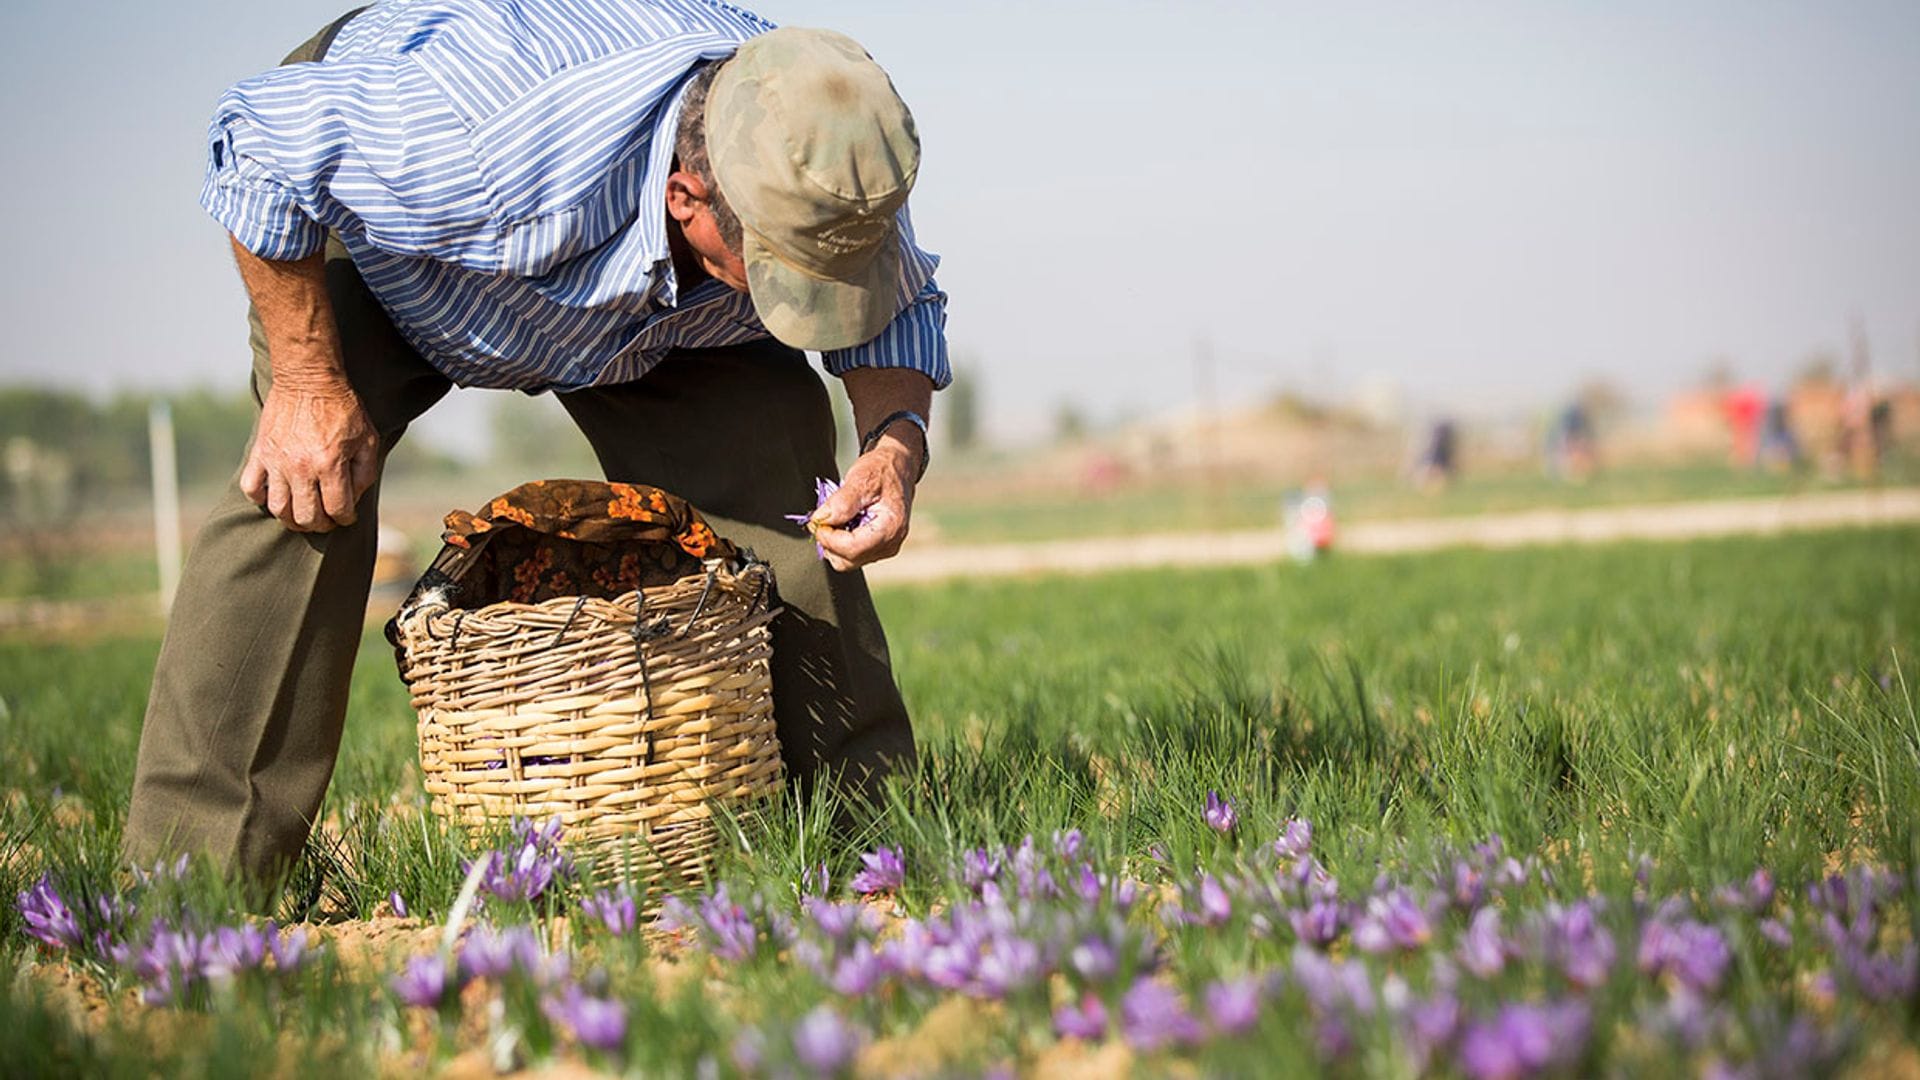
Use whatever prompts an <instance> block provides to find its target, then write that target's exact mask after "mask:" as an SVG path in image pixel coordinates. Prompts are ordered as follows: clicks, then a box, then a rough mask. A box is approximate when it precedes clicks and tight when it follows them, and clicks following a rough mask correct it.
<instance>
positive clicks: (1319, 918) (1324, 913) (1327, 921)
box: [1287, 900, 1342, 947]
mask: <svg viewBox="0 0 1920 1080" xmlns="http://www.w3.org/2000/svg"><path fill="white" fill-rule="evenodd" d="M1287 921H1288V922H1289V923H1291V924H1293V935H1294V937H1296V938H1299V939H1300V940H1301V941H1302V942H1304V943H1306V944H1308V945H1314V946H1319V947H1325V946H1327V945H1331V944H1332V943H1333V940H1334V939H1335V938H1337V937H1339V936H1340V925H1341V922H1342V912H1341V910H1340V905H1339V904H1338V903H1335V902H1334V901H1332V900H1316V901H1314V902H1313V903H1312V904H1310V905H1308V906H1307V907H1304V908H1299V909H1296V910H1294V911H1290V912H1288V913H1287Z"/></svg>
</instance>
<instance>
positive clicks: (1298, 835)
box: [1273, 818, 1313, 860]
mask: <svg viewBox="0 0 1920 1080" xmlns="http://www.w3.org/2000/svg"><path fill="white" fill-rule="evenodd" d="M1312 849H1313V822H1311V821H1304V820H1302V819H1300V818H1288V819H1287V823H1286V824H1285V825H1283V826H1281V827H1280V839H1278V840H1275V841H1274V842H1273V853H1274V854H1275V855H1278V856H1280V857H1281V858H1283V859H1287V860H1293V859H1300V858H1305V857H1306V854H1307V852H1308V851H1310V850H1312Z"/></svg>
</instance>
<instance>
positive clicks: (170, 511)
mask: <svg viewBox="0 0 1920 1080" xmlns="http://www.w3.org/2000/svg"><path fill="white" fill-rule="evenodd" d="M147 447H148V457H149V459H150V460H151V461H152V463H153V553H154V558H155V560H156V561H157V562H158V563H159V564H160V614H162V615H165V614H166V613H167V612H168V611H169V610H170V609H171V608H172V607H173V592H174V590H175V589H176V588H178V587H179V585H180V470H179V466H178V464H177V463H176V459H175V453H174V439H173V407H172V406H171V405H169V404H167V401H166V399H165V398H155V399H154V400H153V404H151V405H149V406H147Z"/></svg>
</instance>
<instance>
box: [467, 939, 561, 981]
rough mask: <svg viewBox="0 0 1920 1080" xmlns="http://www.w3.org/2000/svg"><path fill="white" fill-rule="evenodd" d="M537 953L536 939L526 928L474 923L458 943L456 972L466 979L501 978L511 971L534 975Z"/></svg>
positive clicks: (537, 940) (539, 960)
mask: <svg viewBox="0 0 1920 1080" xmlns="http://www.w3.org/2000/svg"><path fill="white" fill-rule="evenodd" d="M541 955H542V954H541V949H540V942H539V939H538V938H536V937H535V936H534V933H533V930H532V928H530V927H526V926H514V927H509V928H507V929H504V930H496V929H493V928H492V927H487V926H477V927H475V928H473V929H472V930H469V931H468V932H467V936H466V937H465V938H464V939H462V941H461V943H460V973H461V974H462V975H463V976H464V977H466V978H470V979H504V978H506V977H507V976H508V975H511V974H513V973H515V972H521V973H524V974H528V975H537V974H539V973H540V971H541V968H542V964H541Z"/></svg>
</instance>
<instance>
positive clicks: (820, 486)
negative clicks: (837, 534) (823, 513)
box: [781, 476, 873, 559]
mask: <svg viewBox="0 0 1920 1080" xmlns="http://www.w3.org/2000/svg"><path fill="white" fill-rule="evenodd" d="M839 490H840V484H839V483H838V482H837V481H834V480H829V479H827V478H826V477H824V476H823V477H817V478H815V479H814V481H813V510H810V511H808V512H807V513H804V514H782V515H781V516H782V517H784V518H786V519H787V520H788V521H791V522H793V523H794V524H796V525H805V526H807V527H808V528H807V531H808V532H812V531H813V524H812V523H813V513H814V511H817V510H819V509H820V508H821V507H823V506H825V505H827V500H828V499H830V498H832V497H833V493H834V492H836V491H839ZM872 520H873V511H872V510H862V511H860V512H859V513H858V514H856V515H854V518H853V520H852V521H847V522H843V523H841V524H839V525H836V526H834V528H837V529H849V530H851V529H858V528H860V527H861V526H863V525H865V524H867V522H869V521H872ZM813 550H814V553H815V554H817V555H818V556H819V557H820V558H823V559H824V558H826V557H827V549H826V548H823V547H821V546H820V545H819V543H818V542H816V543H815V544H814V545H813Z"/></svg>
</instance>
